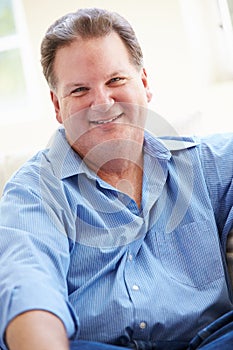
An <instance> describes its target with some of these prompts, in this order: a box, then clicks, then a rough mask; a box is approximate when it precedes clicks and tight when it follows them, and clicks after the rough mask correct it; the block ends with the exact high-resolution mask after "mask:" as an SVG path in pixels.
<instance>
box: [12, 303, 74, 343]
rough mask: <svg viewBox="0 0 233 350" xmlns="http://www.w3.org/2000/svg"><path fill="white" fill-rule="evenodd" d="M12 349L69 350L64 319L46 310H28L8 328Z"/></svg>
mask: <svg viewBox="0 0 233 350" xmlns="http://www.w3.org/2000/svg"><path fill="white" fill-rule="evenodd" d="M6 343H7V344H8V347H9V349H10V350H32V349H33V350H68V349H69V343H68V338H67V335H66V331H65V327H64V325H63V323H62V321H61V320H60V319H59V318H58V317H57V316H55V315H53V314H52V313H49V312H46V311H39V310H36V311H28V312H25V313H23V314H21V315H19V316H17V317H16V318H14V319H13V320H12V321H11V322H10V323H9V325H8V327H7V330H6Z"/></svg>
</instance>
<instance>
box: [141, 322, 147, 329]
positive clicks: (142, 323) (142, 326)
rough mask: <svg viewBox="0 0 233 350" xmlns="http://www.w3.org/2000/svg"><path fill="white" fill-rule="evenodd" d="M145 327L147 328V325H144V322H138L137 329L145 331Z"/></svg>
mask: <svg viewBox="0 0 233 350" xmlns="http://www.w3.org/2000/svg"><path fill="white" fill-rule="evenodd" d="M146 326H147V324H146V322H144V321H142V322H140V324H139V327H140V328H141V329H145V328H146Z"/></svg>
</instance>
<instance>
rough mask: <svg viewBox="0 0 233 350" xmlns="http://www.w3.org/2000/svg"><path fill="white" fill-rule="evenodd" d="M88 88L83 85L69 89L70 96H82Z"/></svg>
mask: <svg viewBox="0 0 233 350" xmlns="http://www.w3.org/2000/svg"><path fill="white" fill-rule="evenodd" d="M88 90H89V89H88V88H86V87H84V86H80V87H78V88H76V89H74V90H72V91H71V95H72V96H82V95H84V94H85V93H86V92H87V91H88Z"/></svg>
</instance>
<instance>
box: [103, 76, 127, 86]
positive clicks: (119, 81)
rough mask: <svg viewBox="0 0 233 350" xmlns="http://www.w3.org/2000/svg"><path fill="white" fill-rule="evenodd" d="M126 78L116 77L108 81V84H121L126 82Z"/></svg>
mask: <svg viewBox="0 0 233 350" xmlns="http://www.w3.org/2000/svg"><path fill="white" fill-rule="evenodd" d="M125 80H126V79H125V78H124V77H115V78H112V79H110V80H109V81H108V83H107V84H108V85H117V86H118V85H121V84H124V82H125Z"/></svg>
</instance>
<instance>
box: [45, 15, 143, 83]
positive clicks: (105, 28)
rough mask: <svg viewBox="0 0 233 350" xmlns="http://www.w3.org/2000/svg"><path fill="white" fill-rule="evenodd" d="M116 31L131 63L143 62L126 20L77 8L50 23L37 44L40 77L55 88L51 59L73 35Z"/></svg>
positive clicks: (93, 35) (105, 33)
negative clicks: (39, 55)
mask: <svg viewBox="0 0 233 350" xmlns="http://www.w3.org/2000/svg"><path fill="white" fill-rule="evenodd" d="M111 32H116V33H117V34H118V35H119V36H120V38H121V40H122V41H123V43H124V44H125V46H126V48H127V50H128V53H129V57H130V60H131V62H132V63H133V64H134V65H135V66H136V67H138V68H140V67H142V65H143V54H142V50H141V47H140V45H139V42H138V40H137V37H136V35H135V32H134V30H133V28H132V26H131V25H130V23H129V22H128V21H127V20H126V19H125V18H123V17H122V16H120V15H119V14H118V13H116V12H110V11H108V10H104V9H98V8H87V9H80V10H78V11H76V12H73V13H68V14H67V15H65V16H63V17H61V18H60V19H58V20H57V21H55V23H54V24H52V25H51V26H50V27H49V28H48V30H47V32H46V33H45V36H44V38H43V40H42V43H41V65H42V68H43V73H44V76H45V78H46V80H47V82H48V84H49V87H50V88H51V89H52V90H53V89H55V87H56V76H55V74H54V69H53V65H54V60H55V56H56V52H57V51H58V49H59V48H62V47H65V46H69V45H70V44H71V43H72V42H73V41H74V40H76V39H77V37H81V38H82V39H91V38H97V37H103V36H106V35H108V34H110V33H111Z"/></svg>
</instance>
